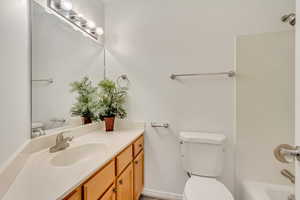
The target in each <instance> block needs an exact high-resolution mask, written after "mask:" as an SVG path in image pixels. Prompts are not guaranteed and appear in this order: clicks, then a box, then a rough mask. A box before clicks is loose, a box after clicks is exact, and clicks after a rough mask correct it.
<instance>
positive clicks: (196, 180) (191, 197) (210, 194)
mask: <svg viewBox="0 0 300 200" xmlns="http://www.w3.org/2000/svg"><path fill="white" fill-rule="evenodd" d="M184 196H185V199H187V200H199V199H205V200H233V196H232V194H231V193H230V192H229V190H228V189H227V188H226V187H225V185H224V184H223V183H221V182H219V181H218V180H216V179H214V178H204V177H197V176H192V177H191V178H190V179H189V180H188V181H187V183H186V185H185V188H184Z"/></svg>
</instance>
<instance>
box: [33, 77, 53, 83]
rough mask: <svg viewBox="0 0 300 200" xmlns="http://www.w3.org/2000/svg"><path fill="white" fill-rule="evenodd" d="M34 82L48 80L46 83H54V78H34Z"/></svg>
mask: <svg viewBox="0 0 300 200" xmlns="http://www.w3.org/2000/svg"><path fill="white" fill-rule="evenodd" d="M32 82H46V83H49V84H52V83H54V80H53V79H52V78H49V79H34V80H32Z"/></svg>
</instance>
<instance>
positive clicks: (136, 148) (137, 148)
mask: <svg viewBox="0 0 300 200" xmlns="http://www.w3.org/2000/svg"><path fill="white" fill-rule="evenodd" d="M143 149H144V136H143V135H142V136H141V137H139V139H137V140H136V141H135V142H134V143H133V153H134V157H136V156H137V155H138V154H139V153H140V152H141V151H142V150H143Z"/></svg>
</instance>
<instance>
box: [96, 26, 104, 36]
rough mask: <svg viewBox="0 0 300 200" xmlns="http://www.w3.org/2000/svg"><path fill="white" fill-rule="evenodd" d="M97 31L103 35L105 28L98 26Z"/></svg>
mask: <svg viewBox="0 0 300 200" xmlns="http://www.w3.org/2000/svg"><path fill="white" fill-rule="evenodd" d="M96 33H97V34H98V35H103V33H104V31H103V28H102V27H98V28H96Z"/></svg>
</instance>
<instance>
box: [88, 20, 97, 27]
mask: <svg viewBox="0 0 300 200" xmlns="http://www.w3.org/2000/svg"><path fill="white" fill-rule="evenodd" d="M86 26H87V27H88V28H90V29H93V28H95V27H96V24H95V23H94V22H93V21H88V22H87V24H86Z"/></svg>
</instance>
